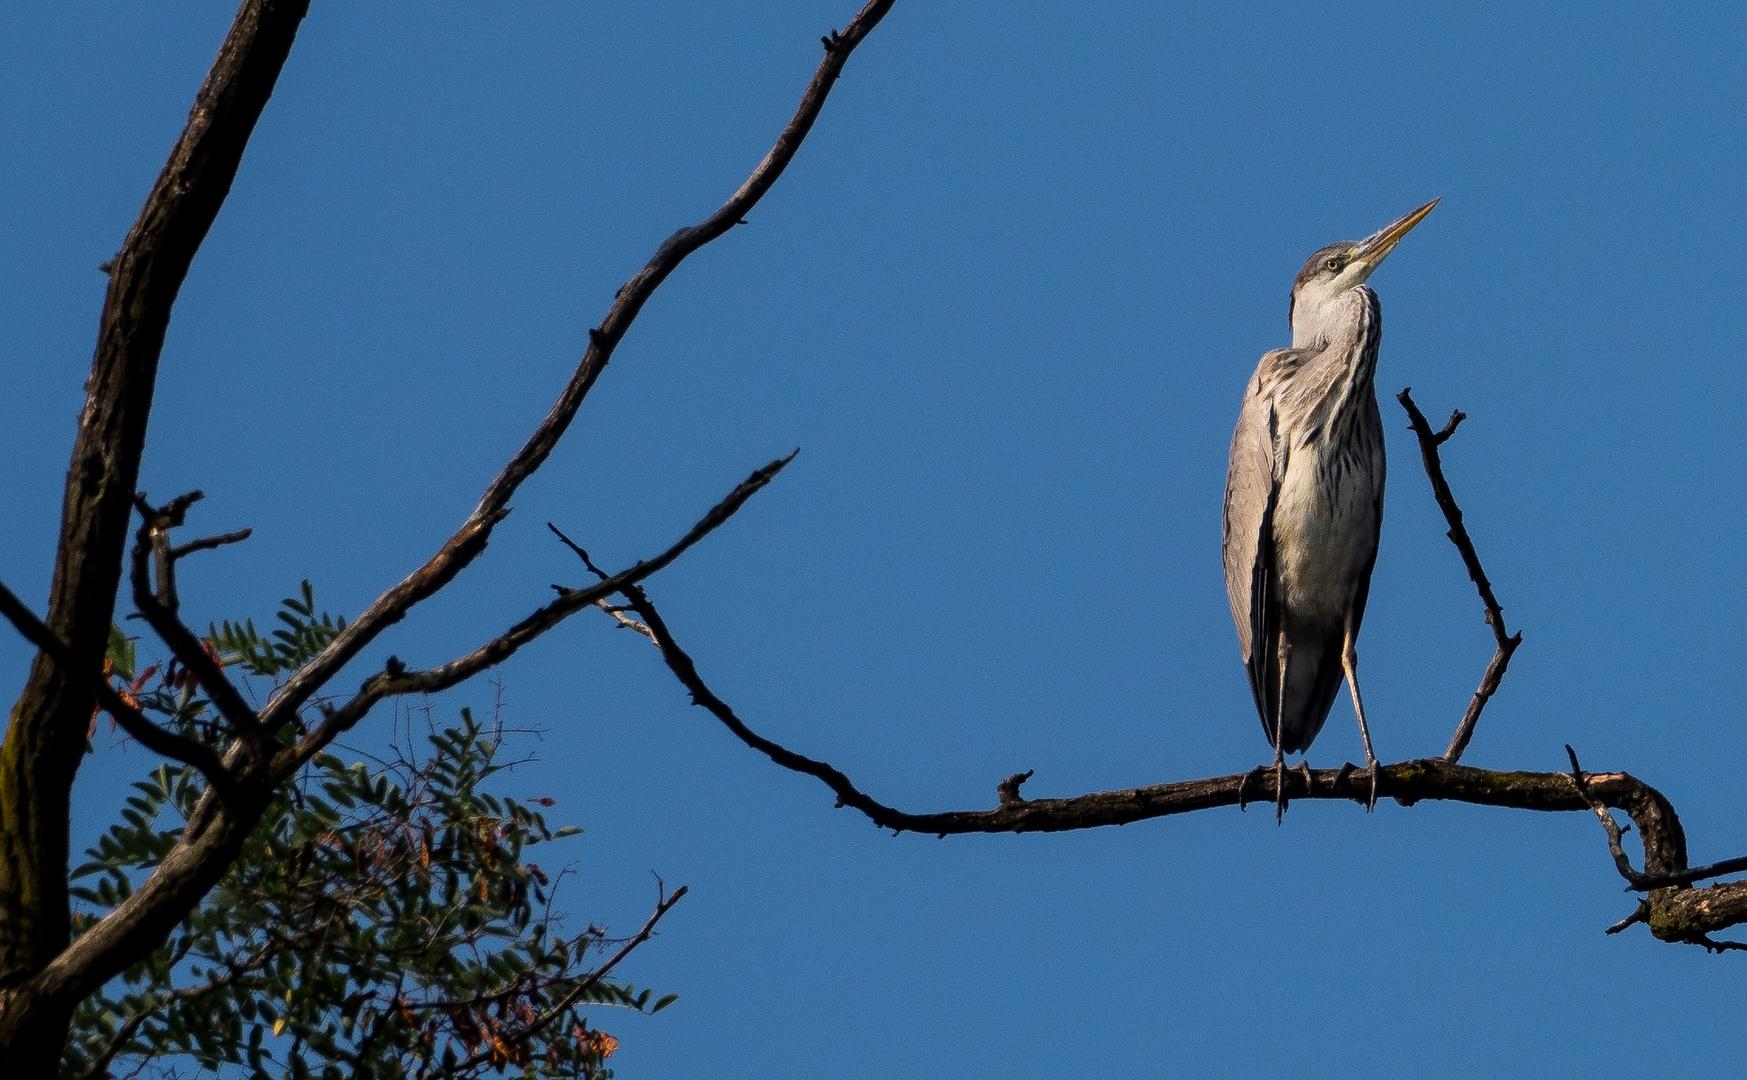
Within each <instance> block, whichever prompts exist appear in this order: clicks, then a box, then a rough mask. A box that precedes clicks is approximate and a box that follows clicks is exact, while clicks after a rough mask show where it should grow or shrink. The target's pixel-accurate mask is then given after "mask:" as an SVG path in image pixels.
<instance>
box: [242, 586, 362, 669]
mask: <svg viewBox="0 0 1747 1080" xmlns="http://www.w3.org/2000/svg"><path fill="white" fill-rule="evenodd" d="M280 603H281V604H282V605H284V608H285V610H284V611H281V612H279V613H278V617H279V621H280V622H282V623H284V624H285V625H284V626H282V627H280V628H279V629H277V630H275V631H273V633H272V635H271V636H268V637H263V636H262V635H261V634H260V632H259V631H257V630H256V629H255V620H253V619H249V620H247V621H246V622H243V623H242V624H240V625H239V624H236V623H233V622H231V621H230V620H229V619H226V620H225V621H224V622H223V623H222V624H220V625H219V626H214V627H211V628H210V632H211V637H210V639H209V640H210V641H211V642H212V644H213V646H214V647H215V648H217V649H218V653H219V656H220V657H222V658H223V659H224V662H225V663H226V664H241V665H242V666H243V668H244V669H245V670H247V671H248V672H249V673H250V674H253V675H260V676H264V677H266V678H269V679H273V678H277V677H278V676H279V675H281V674H284V673H285V672H289V671H296V670H297V669H298V668H300V667H302V666H303V665H304V664H307V663H308V662H309V661H311V660H313V659H315V657H316V654H318V653H320V652H321V651H322V650H323V649H325V648H326V647H327V644H328V642H330V641H332V640H333V639H334V635H336V634H338V633H339V632H340V631H341V630H344V629H345V628H346V619H345V616H341V617H340V618H338V619H336V618H333V617H332V616H330V615H329V614H328V613H327V612H325V611H324V612H322V613H321V615H320V617H317V616H316V613H315V589H314V588H312V587H311V586H310V584H309V582H308V581H305V582H304V583H303V587H302V589H301V596H300V597H291V596H288V597H286V598H285V599H284V600H281V601H280Z"/></svg>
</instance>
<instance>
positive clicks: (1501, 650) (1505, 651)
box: [1395, 387, 1523, 765]
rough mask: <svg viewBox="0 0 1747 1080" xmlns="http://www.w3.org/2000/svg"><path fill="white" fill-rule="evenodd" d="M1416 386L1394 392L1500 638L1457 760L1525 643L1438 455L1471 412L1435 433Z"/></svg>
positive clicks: (1449, 753)
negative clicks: (1416, 398) (1509, 621)
mask: <svg viewBox="0 0 1747 1080" xmlns="http://www.w3.org/2000/svg"><path fill="white" fill-rule="evenodd" d="M1412 389H1413V388H1412V387H1408V388H1407V389H1405V390H1403V391H1402V392H1401V393H1399V394H1397V395H1395V400H1397V401H1399V402H1401V407H1402V408H1404V409H1406V410H1407V416H1408V420H1409V422H1410V424H1411V425H1412V427H1413V433H1414V434H1415V435H1417V436H1418V437H1419V454H1420V459H1421V460H1422V461H1423V462H1424V463H1425V470H1426V476H1427V477H1429V478H1430V479H1431V482H1432V497H1433V498H1435V499H1437V501H1438V508H1439V509H1440V510H1442V511H1443V512H1444V520H1445V521H1447V522H1449V524H1450V531H1449V532H1448V533H1447V534H1445V535H1447V536H1449V538H1450V542H1451V543H1452V544H1455V545H1456V550H1457V551H1459V552H1461V553H1462V563H1463V565H1464V566H1466V567H1467V568H1468V577H1469V579H1470V580H1472V581H1473V582H1474V587H1475V588H1476V589H1478V590H1480V602H1481V603H1482V604H1483V605H1485V607H1486V625H1488V626H1490V627H1492V636H1493V638H1494V639H1495V640H1496V641H1497V642H1498V648H1497V649H1496V650H1495V651H1494V652H1493V654H1492V660H1491V662H1490V663H1488V664H1487V665H1486V674H1484V675H1482V676H1481V677H1480V687H1479V689H1477V690H1475V691H1474V697H1473V698H1472V699H1470V700H1469V702H1468V709H1467V711H1466V712H1464V713H1463V714H1462V721H1461V723H1459V724H1457V725H1456V734H1455V736H1454V737H1453V738H1451V739H1450V747H1449V749H1448V750H1445V751H1444V760H1445V761H1448V762H1449V763H1450V764H1452V765H1454V764H1455V763H1456V762H1458V761H1460V760H1461V759H1462V752H1463V751H1465V750H1467V749H1468V740H1470V739H1472V738H1473V737H1474V726H1475V725H1476V724H1478V723H1479V722H1480V711H1481V710H1482V709H1484V708H1486V703H1487V701H1489V700H1491V698H1492V695H1493V694H1495V693H1497V692H1498V685H1499V683H1501V682H1503V681H1504V672H1505V669H1506V668H1508V667H1509V666H1510V658H1511V656H1512V654H1514V653H1515V652H1516V650H1517V646H1518V645H1521V644H1522V643H1523V636H1522V634H1521V633H1520V632H1519V633H1517V634H1514V635H1513V634H1511V633H1510V632H1509V631H1507V630H1506V629H1505V627H1504V608H1503V607H1502V606H1501V605H1500V604H1499V602H1498V597H1496V596H1494V595H1493V594H1492V582H1490V581H1488V580H1487V579H1486V571H1485V570H1484V569H1482V568H1481V566H1480V556H1479V555H1478V554H1476V553H1475V551H1474V541H1473V540H1471V539H1469V537H1468V529H1467V527H1466V526H1464V525H1463V524H1462V510H1461V508H1460V507H1458V506H1457V505H1456V497H1455V496H1454V495H1452V494H1450V485H1449V482H1448V481H1446V480H1445V479H1444V464H1443V461H1442V460H1440V458H1439V457H1438V447H1440V446H1442V445H1443V444H1444V443H1446V442H1448V441H1449V440H1450V436H1452V435H1454V434H1455V433H1456V427H1457V425H1458V424H1460V423H1461V422H1462V421H1464V420H1466V419H1467V418H1468V416H1467V414H1466V413H1463V412H1461V411H1460V410H1458V411H1456V412H1453V413H1451V414H1450V419H1449V421H1448V422H1447V423H1445V424H1444V427H1443V430H1441V431H1437V432H1434V431H1432V426H1431V424H1430V423H1428V422H1427V421H1426V418H1425V414H1424V413H1422V412H1420V411H1419V406H1417V405H1415V404H1414V403H1413V397H1412V393H1411V391H1412Z"/></svg>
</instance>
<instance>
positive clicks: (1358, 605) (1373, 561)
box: [1353, 394, 1388, 637]
mask: <svg viewBox="0 0 1747 1080" xmlns="http://www.w3.org/2000/svg"><path fill="white" fill-rule="evenodd" d="M1368 396H1369V397H1370V399H1371V400H1370V401H1368V402H1366V403H1365V404H1366V405H1367V406H1368V407H1369V412H1370V416H1369V417H1368V418H1367V419H1368V421H1369V423H1370V427H1371V431H1372V432H1374V433H1375V438H1376V441H1377V471H1376V473H1375V474H1374V475H1373V476H1372V478H1371V482H1372V483H1373V484H1374V485H1376V490H1375V491H1374V492H1373V493H1372V500H1373V502H1372V507H1373V510H1372V515H1371V521H1372V524H1373V526H1374V527H1375V531H1374V532H1372V534H1371V557H1370V559H1368V560H1366V562H1365V572H1364V573H1363V574H1361V575H1359V587H1358V588H1357V589H1356V590H1354V592H1353V636H1354V637H1358V635H1359V624H1361V623H1363V622H1364V621H1365V603H1366V601H1368V600H1369V599H1370V598H1371V571H1372V570H1374V569H1376V567H1377V548H1378V546H1379V545H1380V544H1381V543H1382V540H1383V486H1384V478H1385V474H1386V469H1387V468H1388V465H1387V462H1386V460H1385V458H1384V456H1383V417H1382V415H1381V414H1380V413H1379V412H1378V411H1377V397H1376V395H1375V394H1372V395H1368Z"/></svg>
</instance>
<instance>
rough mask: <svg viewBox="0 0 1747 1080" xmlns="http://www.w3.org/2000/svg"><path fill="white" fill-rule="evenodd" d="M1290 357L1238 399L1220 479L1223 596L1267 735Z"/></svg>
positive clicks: (1266, 363) (1274, 355) (1284, 355)
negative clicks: (1284, 376)
mask: <svg viewBox="0 0 1747 1080" xmlns="http://www.w3.org/2000/svg"><path fill="white" fill-rule="evenodd" d="M1292 359H1295V358H1294V357H1292V355H1291V353H1290V351H1289V350H1284V349H1280V350H1275V351H1274V352H1270V353H1268V354H1266V355H1265V356H1263V357H1262V362H1261V363H1260V364H1259V365H1257V367H1256V373H1255V376H1254V377H1252V378H1251V379H1250V384H1249V387H1248V389H1247V390H1246V391H1245V393H1244V404H1243V409H1242V411H1241V412H1239V413H1238V421H1237V430H1236V431H1234V432H1233V433H1232V437H1231V459H1230V463H1229V465H1228V467H1227V470H1226V475H1225V519H1224V530H1223V532H1224V536H1223V540H1224V554H1225V591H1226V596H1227V597H1228V598H1229V599H1230V601H1231V618H1232V622H1233V623H1234V624H1236V626H1237V636H1238V642H1239V644H1240V645H1242V647H1243V654H1244V666H1245V667H1246V668H1247V669H1248V671H1249V676H1250V690H1251V692H1252V693H1253V694H1254V695H1255V699H1256V711H1257V712H1259V713H1260V714H1261V717H1262V722H1263V726H1264V727H1265V728H1267V729H1268V731H1269V732H1270V738H1272V732H1273V727H1272V725H1271V724H1269V722H1268V720H1269V717H1270V716H1271V714H1272V713H1273V711H1274V709H1275V708H1276V707H1277V706H1275V704H1274V702H1273V701H1272V698H1273V695H1271V694H1268V693H1266V692H1264V687H1267V686H1270V685H1272V682H1273V680H1272V679H1271V678H1270V677H1269V672H1270V671H1271V670H1273V668H1274V667H1275V666H1277V664H1278V660H1277V659H1275V657H1274V655H1273V650H1272V649H1269V648H1268V647H1267V643H1268V642H1270V641H1273V640H1274V639H1275V637H1276V636H1277V634H1278V628H1279V619H1280V612H1279V600H1278V598H1277V597H1275V596H1273V595H1272V590H1273V581H1274V576H1275V575H1274V538H1273V514H1274V503H1275V500H1276V498H1277V496H1278V489H1279V484H1278V477H1279V474H1280V472H1281V465H1282V462H1281V461H1280V460H1278V459H1279V458H1281V456H1282V455H1279V454H1277V453H1276V418H1275V415H1274V407H1273V401H1272V398H1273V395H1272V393H1271V391H1272V388H1273V382H1274V378H1275V376H1276V375H1278V374H1279V373H1280V372H1281V370H1282V368H1283V366H1287V365H1290V362H1291V360H1292Z"/></svg>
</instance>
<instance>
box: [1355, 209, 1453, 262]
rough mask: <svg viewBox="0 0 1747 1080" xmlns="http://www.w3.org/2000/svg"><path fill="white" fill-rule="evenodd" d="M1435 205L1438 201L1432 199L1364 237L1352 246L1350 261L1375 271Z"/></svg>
mask: <svg viewBox="0 0 1747 1080" xmlns="http://www.w3.org/2000/svg"><path fill="white" fill-rule="evenodd" d="M1436 205H1438V200H1437V199H1433V200H1432V201H1431V202H1429V203H1426V204H1425V205H1424V206H1422V207H1420V208H1419V209H1418V210H1415V211H1413V212H1412V213H1410V214H1406V215H1404V216H1402V217H1398V218H1396V219H1395V220H1394V221H1391V222H1390V223H1389V224H1387V225H1385V226H1383V227H1382V228H1381V229H1378V230H1377V231H1376V232H1374V233H1372V234H1371V235H1370V236H1367V237H1365V239H1363V240H1361V241H1359V242H1358V243H1357V244H1356V245H1354V247H1353V254H1352V260H1353V261H1354V262H1363V263H1365V264H1366V265H1368V266H1370V267H1371V268H1372V269H1373V270H1374V269H1376V268H1377V264H1379V263H1381V262H1382V261H1383V260H1384V259H1387V258H1388V257H1389V253H1390V252H1391V251H1394V250H1395V245H1396V244H1398V243H1400V242H1401V238H1402V237H1404V236H1406V235H1407V231H1408V230H1409V229H1411V228H1413V227H1414V226H1415V225H1418V224H1419V223H1420V222H1422V221H1424V220H1425V216H1426V215H1427V214H1429V213H1431V212H1432V207H1434V206H1436Z"/></svg>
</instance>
